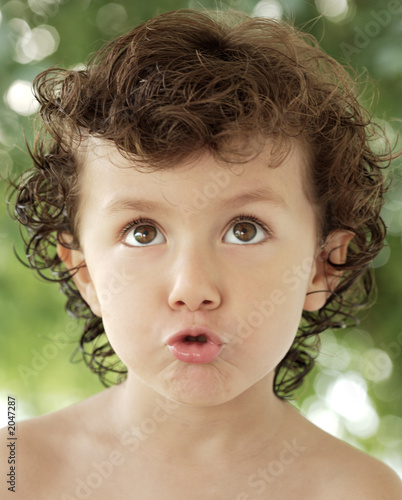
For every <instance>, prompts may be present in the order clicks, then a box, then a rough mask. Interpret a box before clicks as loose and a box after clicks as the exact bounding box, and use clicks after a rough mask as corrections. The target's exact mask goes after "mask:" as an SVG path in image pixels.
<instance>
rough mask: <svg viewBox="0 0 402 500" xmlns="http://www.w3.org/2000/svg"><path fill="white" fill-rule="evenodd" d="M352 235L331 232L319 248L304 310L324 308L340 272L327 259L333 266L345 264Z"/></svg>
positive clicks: (336, 283)
mask: <svg viewBox="0 0 402 500" xmlns="http://www.w3.org/2000/svg"><path fill="white" fill-rule="evenodd" d="M353 236H354V234H353V233H352V232H350V231H344V230H336V231H332V232H331V233H330V234H329V235H328V238H327V239H326V241H325V243H324V245H323V246H322V247H321V248H320V250H319V252H318V254H317V257H316V259H315V262H314V265H313V269H312V272H311V276H310V283H309V286H308V289H307V294H306V300H305V302H304V309H305V310H306V311H318V309H321V307H323V306H324V304H325V302H326V301H327V299H328V298H329V297H330V295H331V293H332V292H333V291H334V290H335V289H336V287H337V285H338V283H339V280H340V278H341V276H342V271H339V270H336V269H335V268H334V267H332V266H331V265H330V264H329V263H328V257H329V258H330V261H331V262H332V263H334V264H344V263H345V262H346V257H347V252H348V246H349V243H350V241H351V240H352V238H353Z"/></svg>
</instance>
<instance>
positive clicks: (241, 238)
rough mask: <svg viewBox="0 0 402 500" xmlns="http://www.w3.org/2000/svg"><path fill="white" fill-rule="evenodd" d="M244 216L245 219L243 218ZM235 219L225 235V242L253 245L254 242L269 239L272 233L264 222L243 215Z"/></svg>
mask: <svg viewBox="0 0 402 500" xmlns="http://www.w3.org/2000/svg"><path fill="white" fill-rule="evenodd" d="M243 217H244V220H243ZM243 217H242V218H240V217H238V218H237V219H235V220H234V221H233V223H232V224H233V225H232V226H230V228H229V230H228V231H227V232H226V234H225V236H224V237H223V241H224V242H225V243H231V244H234V245H252V244H254V243H263V242H264V241H266V240H267V239H269V237H270V235H271V233H270V231H269V229H268V228H267V227H266V226H265V224H264V223H263V222H260V221H257V220H254V218H251V219H250V218H249V217H246V216H243Z"/></svg>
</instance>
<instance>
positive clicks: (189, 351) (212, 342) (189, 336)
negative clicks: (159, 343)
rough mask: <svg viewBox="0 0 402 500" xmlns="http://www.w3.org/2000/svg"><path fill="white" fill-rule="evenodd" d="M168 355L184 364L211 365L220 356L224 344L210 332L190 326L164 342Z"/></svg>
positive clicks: (199, 327)
mask: <svg viewBox="0 0 402 500" xmlns="http://www.w3.org/2000/svg"><path fill="white" fill-rule="evenodd" d="M165 343H166V345H167V346H168V348H169V351H170V353H171V354H172V355H173V356H174V357H175V358H176V359H177V360H179V361H182V362H185V363H199V364H205V363H211V362H212V361H214V360H215V359H216V358H217V357H218V356H219V354H220V352H221V350H222V345H223V344H224V342H223V341H222V340H221V339H220V337H219V336H218V335H217V334H216V333H214V332H213V331H212V330H210V329H208V328H206V327H202V326H192V327H189V328H186V329H184V330H180V331H179V332H177V333H175V334H173V335H172V336H170V337H169V338H168V339H167V340H166V342H165Z"/></svg>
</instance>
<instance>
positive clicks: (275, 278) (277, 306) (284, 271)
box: [233, 258, 312, 362]
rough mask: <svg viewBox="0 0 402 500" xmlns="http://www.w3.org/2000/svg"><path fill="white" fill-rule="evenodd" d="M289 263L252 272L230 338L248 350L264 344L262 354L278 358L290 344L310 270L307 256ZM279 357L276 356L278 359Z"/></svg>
mask: <svg viewBox="0 0 402 500" xmlns="http://www.w3.org/2000/svg"><path fill="white" fill-rule="evenodd" d="M296 262H297V263H296V264H294V263H293V264H291V265H289V266H286V265H283V266H277V267H276V268H274V269H271V270H270V272H266V273H259V275H256V276H254V279H253V284H252V286H249V287H247V288H246V289H245V290H244V293H243V295H242V296H243V299H242V300H240V303H239V304H238V307H237V308H236V314H235V318H236V321H237V322H236V324H235V325H234V328H233V332H234V336H235V339H234V342H237V343H238V344H242V345H243V348H244V349H245V350H247V351H249V352H248V353H249V354H251V352H252V351H253V350H254V351H255V355H256V356H258V355H259V353H258V352H257V351H256V350H255V346H256V345H260V346H261V347H262V348H265V351H266V352H265V353H264V356H266V355H268V356H270V355H271V354H272V355H273V356H274V357H276V358H277V357H279V358H280V359H281V358H282V357H283V356H284V355H285V354H286V352H287V351H288V349H289V347H290V346H291V344H292V342H293V340H294V337H295V335H296V333H297V329H298V326H299V323H300V319H301V315H302V312H303V306H304V301H305V296H306V292H307V287H308V283H309V279H310V273H311V264H312V259H311V258H305V259H304V260H302V261H296ZM280 359H276V361H277V362H278V361H279V360H280Z"/></svg>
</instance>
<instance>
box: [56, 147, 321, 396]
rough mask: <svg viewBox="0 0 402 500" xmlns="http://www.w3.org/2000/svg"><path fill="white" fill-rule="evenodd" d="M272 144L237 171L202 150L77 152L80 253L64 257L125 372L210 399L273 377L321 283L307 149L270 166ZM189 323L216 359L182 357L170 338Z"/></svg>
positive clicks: (170, 390) (169, 392) (173, 391)
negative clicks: (161, 156) (140, 163)
mask: <svg viewBox="0 0 402 500" xmlns="http://www.w3.org/2000/svg"><path fill="white" fill-rule="evenodd" d="M269 151H270V144H267V146H266V147H265V149H264V151H263V153H262V154H261V155H260V156H259V157H257V158H256V159H254V160H252V161H250V162H248V163H247V164H245V165H237V166H234V167H233V169H232V170H228V169H227V168H225V167H222V166H221V165H220V164H219V163H217V162H216V161H215V160H214V159H213V158H212V157H211V156H210V155H208V154H205V155H203V156H202V158H201V159H200V160H199V161H198V162H195V163H189V164H186V165H178V166H177V168H175V169H173V170H161V171H157V172H152V173H144V172H140V171H137V170H135V168H133V164H132V162H131V163H130V162H129V161H128V160H127V159H124V158H123V157H122V156H121V155H120V154H119V153H118V152H117V151H115V150H112V149H111V148H110V147H106V146H105V145H102V144H100V143H99V142H98V143H97V145H96V148H94V149H92V150H91V151H89V152H87V153H86V157H85V160H84V171H83V174H82V177H81V182H82V184H81V186H82V192H81V205H80V217H79V220H80V230H79V231H80V235H79V236H80V241H81V249H82V253H81V252H80V251H71V253H70V254H69V256H68V257H67V258H66V257H64V258H65V260H66V262H67V263H68V264H69V265H74V264H75V265H77V264H79V263H80V262H81V261H82V259H85V261H86V264H87V269H88V272H87V271H86V270H85V269H84V270H82V271H80V272H79V273H78V274H77V275H76V277H75V280H76V283H77V284H78V287H79V289H80V291H81V293H82V295H83V296H84V298H85V299H86V301H87V302H88V303H89V304H90V306H91V308H92V310H93V311H94V312H95V314H98V315H100V316H102V318H103V323H104V327H105V331H106V333H107V335H108V338H109V340H110V343H111V345H112V346H113V348H114V350H115V351H116V353H117V354H118V356H119V357H120V358H121V359H122V361H123V362H124V363H125V364H126V366H127V367H128V370H129V374H130V373H132V374H135V375H136V376H137V377H138V378H139V379H141V380H142V382H143V383H145V386H146V387H149V388H152V389H153V390H154V391H156V392H157V393H160V394H163V395H165V396H167V397H168V398H170V399H174V400H176V401H178V402H182V403H185V404H190V405H199V406H200V405H207V406H208V405H214V404H219V403H222V402H225V401H229V400H231V399H233V398H235V397H236V396H237V395H239V394H241V393H242V392H243V391H245V390H247V389H249V388H250V387H252V386H253V385H254V384H256V382H258V381H260V380H261V379H263V378H264V377H272V374H273V371H274V369H275V367H276V366H277V364H278V363H279V361H280V360H281V359H282V358H283V357H284V356H285V354H286V352H287V351H288V349H289V347H290V346H291V344H292V342H293V340H294V337H295V334H296V332H297V328H298V324H299V321H300V317H301V314H302V310H303V308H304V307H306V308H309V309H314V308H316V307H317V300H319V301H321V300H322V301H323V300H324V299H325V298H322V299H321V298H320V299H319V298H318V296H319V295H321V296H322V295H324V294H314V295H310V296H309V297H307V298H306V294H307V293H308V292H312V291H317V290H322V289H324V288H325V281H323V279H322V277H321V275H320V271H319V266H318V265H316V261H315V257H316V253H317V248H316V247H317V245H316V241H317V234H316V222H315V221H316V218H315V214H314V210H313V208H312V206H311V204H310V203H309V201H308V199H307V198H306V195H305V191H304V189H303V186H302V183H303V179H304V178H305V175H304V172H303V169H304V168H305V165H304V161H303V157H302V155H301V153H300V151H299V150H298V149H297V148H295V150H294V151H293V152H292V154H290V155H288V157H287V158H286V160H285V161H284V163H283V164H282V165H281V166H279V167H278V168H274V169H273V168H268V167H267V165H268V164H269ZM122 167H124V168H122ZM253 193H254V194H253ZM137 200H142V201H137ZM243 215H245V216H246V217H245V219H244V220H240V221H239V220H237V221H236V219H237V218H238V217H239V216H243ZM251 217H253V218H255V219H254V220H253V219H252V218H251ZM140 218H142V219H146V221H145V222H140V223H138V224H136V226H135V228H137V231H134V227H133V226H130V224H131V223H132V221H135V220H138V219H140ZM257 220H258V221H260V223H258V222H257ZM259 224H260V225H259ZM141 226H142V227H141ZM264 226H265V227H266V228H267V230H266V229H264ZM135 235H136V236H135ZM144 243H148V244H147V245H145V244H144ZM321 305H322V303H321V302H320V304H319V306H321ZM192 325H198V326H201V327H203V326H204V327H208V328H209V329H210V330H212V331H213V332H215V334H216V335H217V337H218V341H220V342H221V343H223V346H222V347H221V348H220V350H219V355H218V356H217V357H216V358H215V359H213V361H210V362H205V363H189V362H185V361H181V360H179V359H177V358H176V357H175V356H174V355H173V354H172V350H171V349H170V348H169V347H168V346H167V341H168V338H169V337H171V336H172V335H173V334H174V333H176V332H178V331H180V330H182V329H184V328H186V327H190V326H192ZM215 340H216V339H215ZM193 345H194V344H193ZM198 348H199V349H200V350H202V349H203V346H202V345H200V343H197V346H194V349H198ZM190 350H191V348H190ZM129 376H130V375H129Z"/></svg>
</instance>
